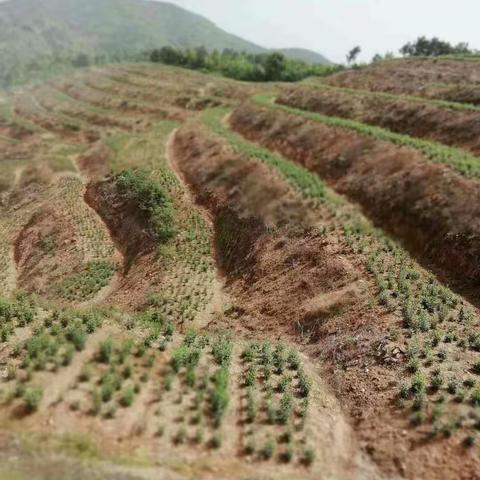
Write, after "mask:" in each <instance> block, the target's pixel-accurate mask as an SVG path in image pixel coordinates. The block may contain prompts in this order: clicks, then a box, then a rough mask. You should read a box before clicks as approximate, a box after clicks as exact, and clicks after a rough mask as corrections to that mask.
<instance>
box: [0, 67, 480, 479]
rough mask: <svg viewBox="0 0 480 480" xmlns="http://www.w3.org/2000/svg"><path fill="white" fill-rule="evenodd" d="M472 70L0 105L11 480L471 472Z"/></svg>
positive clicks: (1, 285) (478, 365) (148, 90)
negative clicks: (326, 84) (470, 103)
mask: <svg viewBox="0 0 480 480" xmlns="http://www.w3.org/2000/svg"><path fill="white" fill-rule="evenodd" d="M479 65H480V63H476V62H474V61H468V62H467V61H461V60H452V59H449V60H445V59H439V60H437V61H433V60H424V59H420V60H412V61H410V60H409V61H405V62H400V61H398V62H397V61H395V62H386V63H382V64H380V65H374V66H371V67H368V68H367V69H362V70H356V71H346V72H344V73H341V74H337V75H334V76H332V77H329V78H327V79H324V80H323V81H326V82H327V83H328V84H330V85H331V86H330V87H325V86H324V84H322V85H319V86H317V87H315V86H314V85H310V86H305V85H289V86H288V88H287V86H285V85H270V84H263V85H257V84H253V83H251V84H247V83H239V82H234V81H230V80H226V79H223V78H219V77H212V76H208V75H204V74H201V73H195V72H191V71H184V70H181V69H176V68H166V67H160V66H151V65H145V64H118V65H115V66H111V67H105V68H95V69H87V70H84V71H81V72H77V73H76V74H75V75H70V76H65V77H59V78H56V79H53V80H51V81H49V82H46V83H44V84H41V85H37V86H35V87H33V86H32V87H25V88H23V89H19V90H15V91H13V92H11V94H9V95H4V96H2V97H1V98H0V146H1V154H0V163H1V166H2V168H1V169H0V289H1V295H2V297H1V298H0V377H1V378H0V425H1V426H0V478H6V479H12V478H13V479H22V480H23V479H26V478H32V476H35V475H36V476H38V477H39V478H48V479H49V480H51V479H57V478H58V479H62V480H73V479H79V480H80V479H82V480H83V479H86V478H89V479H90V478H112V479H113V478H120V479H125V480H133V479H137V478H138V479H154V478H155V479H156V478H165V479H170V478H171V479H191V478H195V479H246V478H259V479H260V478H261V479H272V480H277V479H285V480H286V479H288V480H291V479H298V480H300V479H302V480H303V479H305V480H307V479H312V480H313V479H315V480H317V479H319V478H321V479H325V480H337V479H341V480H357V479H364V480H372V479H378V480H383V479H389V480H397V479H403V478H404V479H409V480H410V479H411V480H417V479H420V478H421V479H422V480H423V479H425V480H437V479H438V480H440V479H441V480H445V479H447V480H450V479H452V480H453V479H458V478H460V479H465V480H467V479H468V480H470V479H479V478H480V475H479V472H480V459H479V455H480V451H479V444H478V441H479V439H478V435H479V433H478V431H479V426H480V414H479V410H478V409H479V406H480V376H479V375H480V318H479V312H478V299H477V296H478V295H477V294H478V287H479V280H480V267H479V263H478V257H479V253H480V252H479V248H480V247H479V234H480V232H479V230H480V227H479V225H478V221H479V220H478V219H479V213H480V212H478V201H477V200H478V196H479V181H480V180H479V178H480V177H479V174H478V172H479V169H478V165H477V163H476V162H477V157H476V155H477V153H478V148H477V147H478V145H477V143H478V142H477V130H478V129H477V120H478V119H477V116H478V112H477V111H476V107H475V106H473V105H465V104H462V103H459V102H461V101H463V99H464V97H463V95H464V94H465V92H469V95H470V97H468V98H470V100H468V101H472V102H473V100H471V99H472V98H473V97H474V92H475V91H476V89H477V87H478V85H480V67H479ZM310 82H311V83H318V81H317V80H311V81H310ZM439 83H442V85H443V86H441V87H440V86H438V84H439ZM446 85H448V89H447V86H446ZM332 86H334V88H333V87H332ZM339 87H341V88H339ZM360 90H361V92H360ZM379 92H389V94H388V95H387V96H385V95H383V94H380V93H379ZM407 94H408V97H405V95H407ZM398 95H403V96H402V98H396V97H397V96H398ZM412 96H414V97H415V98H412ZM447 97H448V98H450V99H451V100H452V99H454V100H455V102H457V103H455V104H452V103H451V102H450V103H448V102H444V101H438V99H439V98H447ZM407 117H408V118H409V121H408V122H407ZM422 119H425V122H426V123H428V128H425V125H423V124H422ZM345 122H347V123H345ZM348 122H350V123H348ZM445 125H448V126H449V127H448V128H447V127H445ZM373 127H376V128H379V130H372V129H371V128H373ZM394 134H395V135H402V136H401V137H398V136H397V137H396V136H395V135H394ZM427 140H428V141H430V140H434V141H435V142H436V143H435V144H434V145H433V144H432V145H433V146H432V145H430V144H428V145H427V144H425V143H421V142H425V141H427Z"/></svg>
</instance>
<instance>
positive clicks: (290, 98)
mask: <svg viewBox="0 0 480 480" xmlns="http://www.w3.org/2000/svg"><path fill="white" fill-rule="evenodd" d="M277 101H278V103H281V104H284V105H290V106H291V107H295V108H300V109H303V110H310V111H312V112H318V113H322V114H324V115H331V116H337V117H342V118H349V119H352V120H357V121H360V122H362V123H367V124H369V125H376V126H379V127H383V128H388V129H389V130H392V131H394V132H399V133H403V134H407V135H411V136H414V137H420V138H426V139H429V140H434V141H439V142H442V143H445V144H447V145H452V146H457V147H462V148H465V149H468V150H470V151H471V152H472V153H474V154H477V155H478V154H480V112H478V113H477V112H469V111H466V110H465V111H460V110H451V109H447V108H439V107H435V106H432V105H427V104H420V103H417V102H409V101H406V100H405V101H403V100H397V101H395V100H391V99H385V98H381V97H377V96H368V95H354V94H349V93H347V92H340V91H334V90H323V91H322V90H318V89H309V88H292V89H289V90H288V91H287V92H286V93H284V94H283V95H281V96H280V97H279V98H278V100H277Z"/></svg>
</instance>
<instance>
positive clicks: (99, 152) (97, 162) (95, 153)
mask: <svg viewBox="0 0 480 480" xmlns="http://www.w3.org/2000/svg"><path fill="white" fill-rule="evenodd" d="M111 156H112V152H111V150H110V149H109V148H108V147H107V145H105V143H103V142H97V143H95V144H94V145H93V146H92V147H91V148H90V149H89V150H87V151H86V152H85V153H84V154H83V155H80V156H79V157H78V159H77V165H78V168H79V169H80V170H81V171H82V173H83V174H84V175H85V176H86V177H87V178H88V179H90V180H101V179H103V178H104V177H106V176H107V175H108V174H109V173H110V165H109V162H110V159H111Z"/></svg>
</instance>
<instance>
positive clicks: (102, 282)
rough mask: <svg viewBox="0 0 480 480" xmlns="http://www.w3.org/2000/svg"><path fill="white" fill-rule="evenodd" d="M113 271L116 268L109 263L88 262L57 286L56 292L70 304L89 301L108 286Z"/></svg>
mask: <svg viewBox="0 0 480 480" xmlns="http://www.w3.org/2000/svg"><path fill="white" fill-rule="evenodd" d="M115 270H116V266H115V265H113V264H112V263H110V262H104V261H92V262H89V263H88V264H87V265H86V266H85V268H84V269H83V271H81V272H80V273H78V274H76V275H73V276H72V277H68V278H66V279H65V280H64V281H63V282H62V283H61V284H60V285H58V286H57V287H56V289H57V292H58V294H59V295H60V296H62V297H63V298H65V299H66V300H68V301H70V302H81V301H84V300H88V299H91V298H92V297H93V296H94V295H95V294H96V293H98V292H99V291H100V290H101V289H102V288H104V287H106V286H107V285H108V283H109V281H110V279H111V278H112V276H113V274H114V273H115Z"/></svg>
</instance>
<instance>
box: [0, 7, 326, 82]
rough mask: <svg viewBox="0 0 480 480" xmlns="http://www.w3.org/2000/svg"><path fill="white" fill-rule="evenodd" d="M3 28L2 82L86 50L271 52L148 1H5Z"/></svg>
mask: <svg viewBox="0 0 480 480" xmlns="http://www.w3.org/2000/svg"><path fill="white" fill-rule="evenodd" d="M0 32H1V33H0V86H1V85H2V84H3V85H9V84H13V83H19V82H22V81H24V80H25V79H27V78H28V79H30V78H31V77H32V76H33V75H34V74H35V72H42V71H43V70H45V69H46V67H48V69H49V70H53V69H54V68H56V69H60V70H61V69H64V65H65V63H68V64H70V63H71V61H72V59H75V58H76V57H77V56H79V58H78V63H80V64H81V63H82V62H85V60H83V59H82V58H81V55H82V54H85V55H87V56H88V57H89V58H90V59H91V60H94V61H95V62H96V63H99V62H100V63H101V62H102V61H108V60H121V59H125V58H131V57H132V56H135V55H139V54H141V53H142V52H145V51H146V50H149V49H152V48H156V47H162V46H173V47H177V48H178V47H182V48H189V47H191V48H193V47H199V46H205V47H207V48H208V49H209V50H214V49H218V50H223V49H232V50H236V51H239V52H240V51H245V52H248V53H264V52H267V51H268V50H267V49H266V48H263V47H261V46H259V45H256V44H254V43H252V42H249V41H247V40H244V39H242V38H240V37H237V36H235V35H232V34H230V33H227V32H225V31H224V30H222V29H221V28H219V27H217V26H216V25H215V24H214V23H213V22H211V21H210V20H208V19H206V18H204V17H202V16H200V15H197V14H194V13H191V12H189V11H187V10H184V9H182V8H180V7H178V6H176V5H173V4H170V3H165V2H153V1H147V0H81V1H80V0H8V1H6V2H0ZM285 53H286V54H287V55H290V54H291V55H292V56H293V58H296V57H297V51H296V50H295V51H293V52H290V53H289V51H285ZM320 61H321V58H318V57H315V63H317V62H320Z"/></svg>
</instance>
